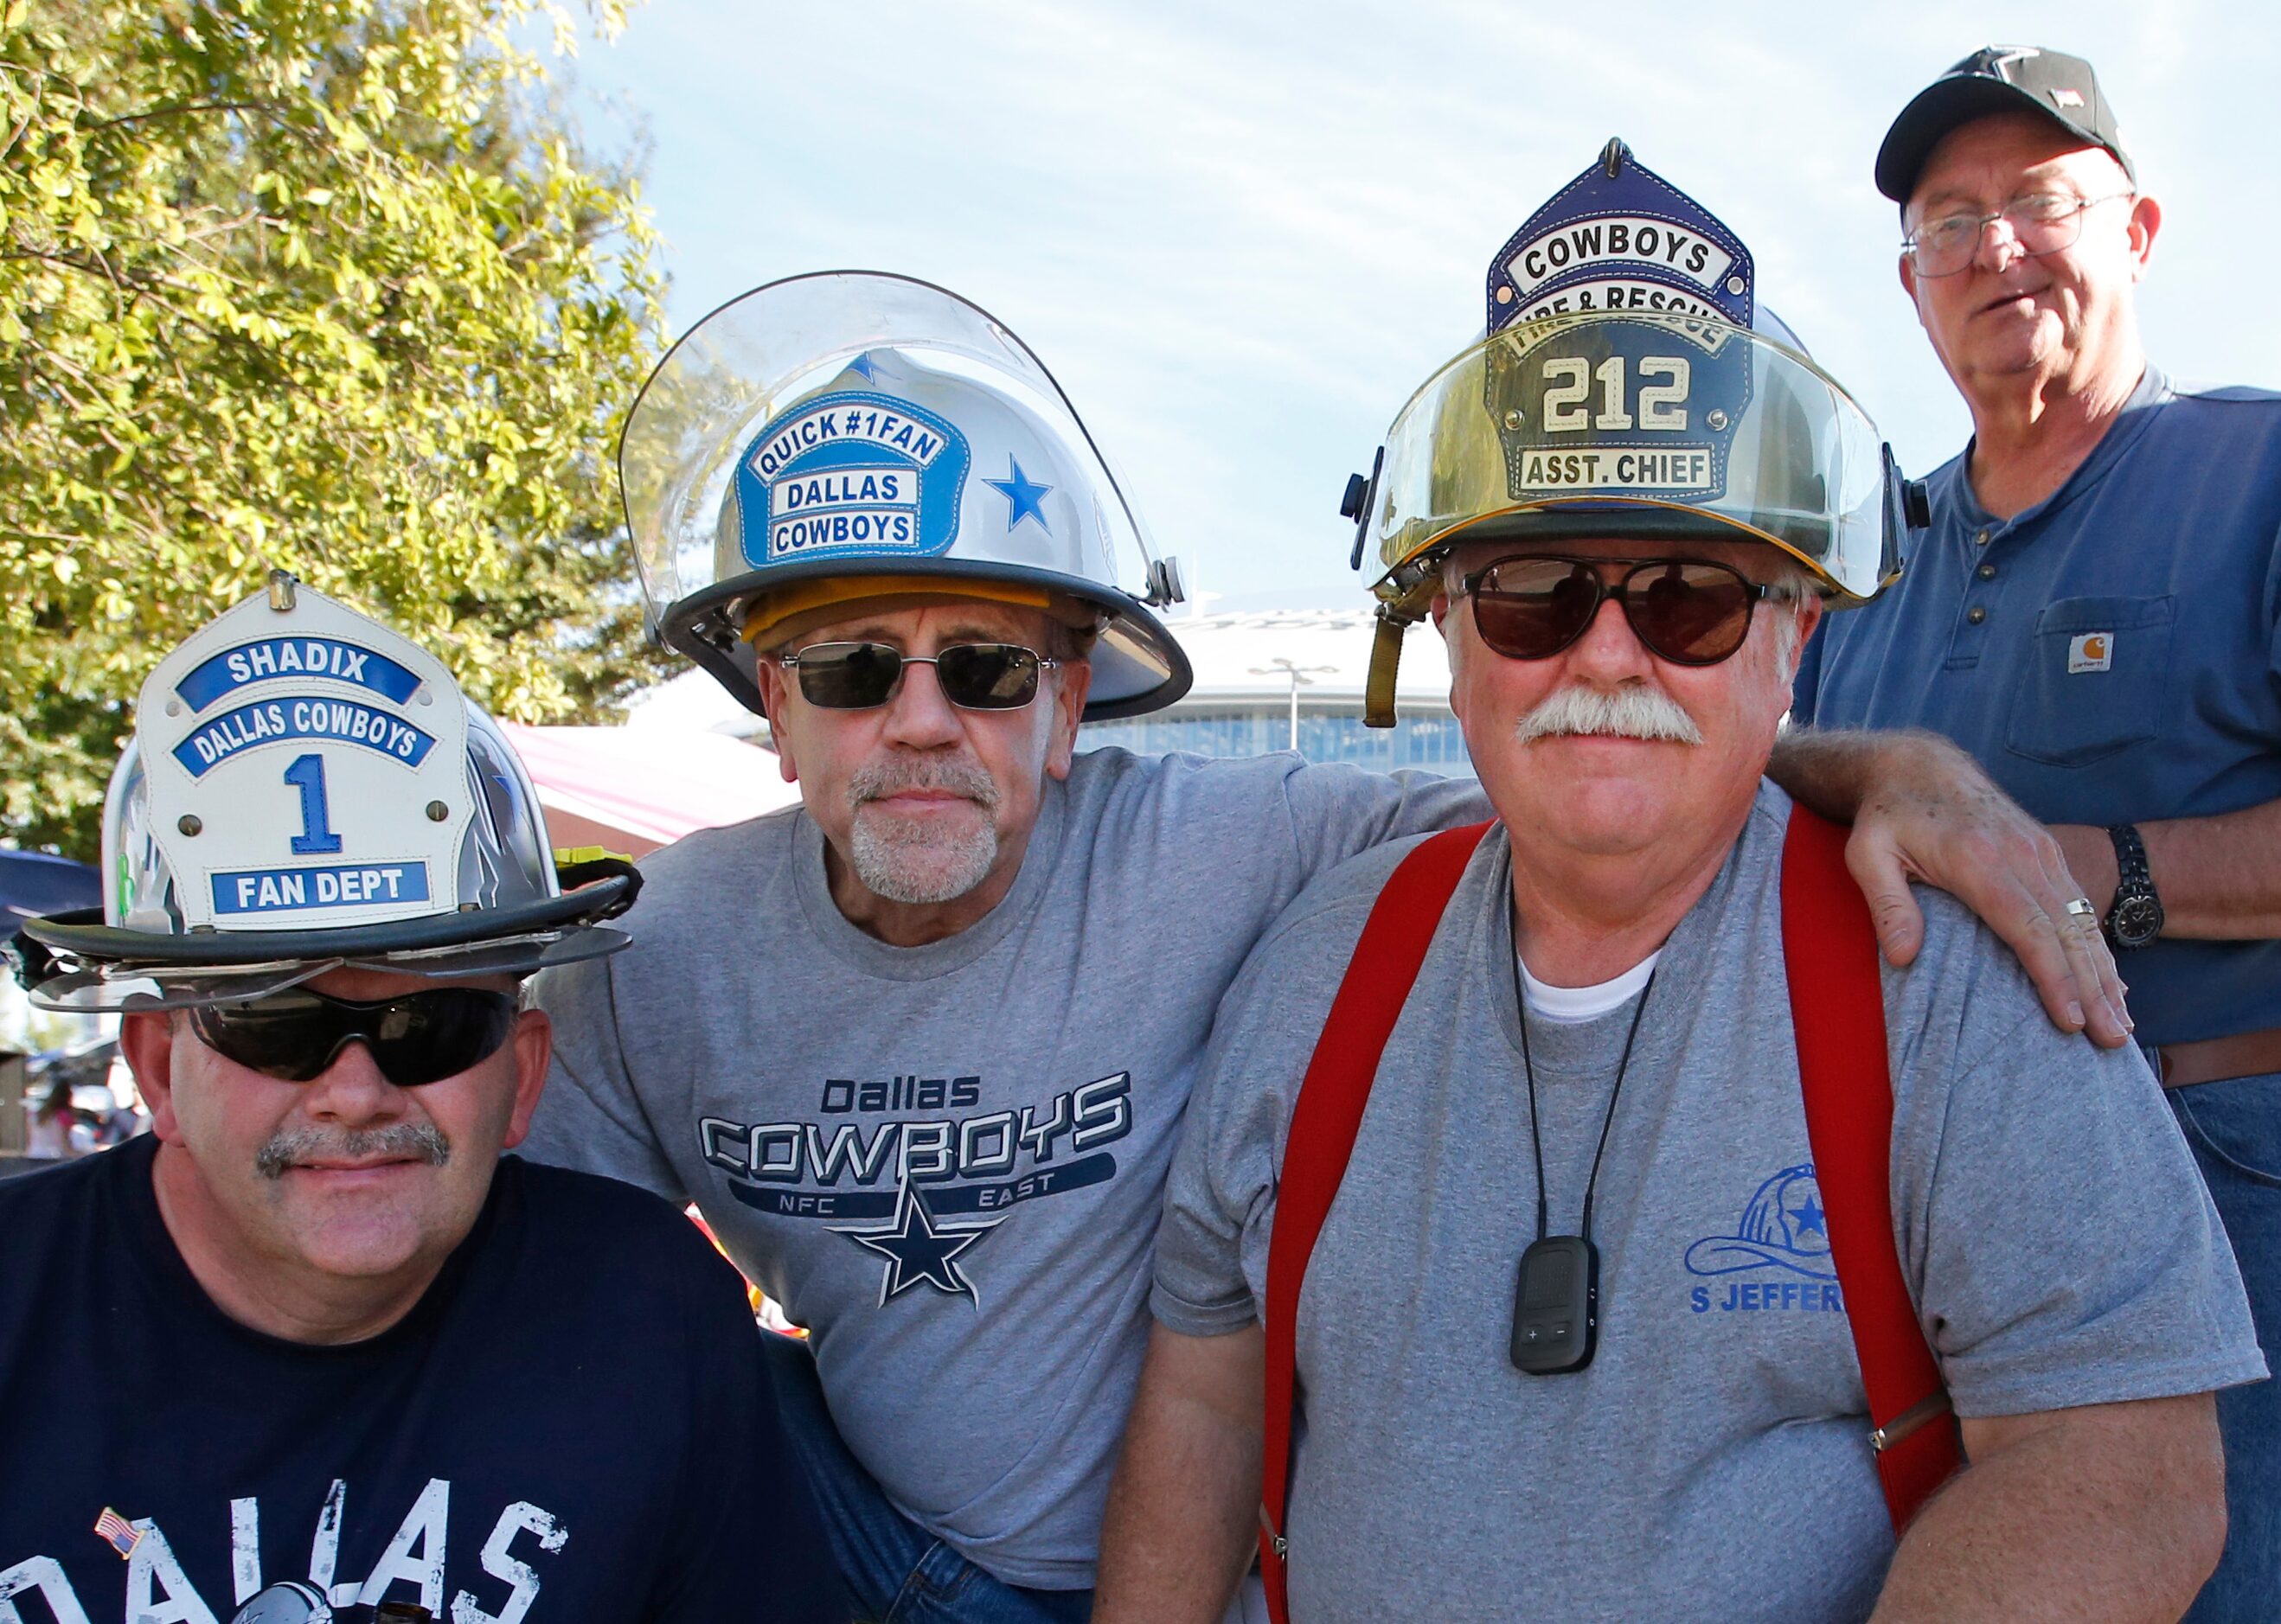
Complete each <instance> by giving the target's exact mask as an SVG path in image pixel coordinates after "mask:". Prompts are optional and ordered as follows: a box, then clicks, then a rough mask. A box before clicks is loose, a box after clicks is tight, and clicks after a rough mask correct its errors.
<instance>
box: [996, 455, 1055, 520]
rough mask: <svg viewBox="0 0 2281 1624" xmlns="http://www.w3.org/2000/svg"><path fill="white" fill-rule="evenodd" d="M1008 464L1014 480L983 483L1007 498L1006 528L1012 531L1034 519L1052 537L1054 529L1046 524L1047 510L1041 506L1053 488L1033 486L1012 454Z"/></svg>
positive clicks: (1008, 458)
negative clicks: (1023, 522)
mask: <svg viewBox="0 0 2281 1624" xmlns="http://www.w3.org/2000/svg"><path fill="white" fill-rule="evenodd" d="M1006 463H1007V466H1009V467H1010V468H1011V469H1012V470H1013V477H1012V478H1010V479H1003V480H985V481H982V482H983V483H984V484H985V485H987V486H989V487H990V489H993V490H994V491H996V492H997V493H998V494H999V495H1000V496H1003V497H1005V498H1006V528H1007V529H1009V530H1011V529H1012V528H1013V527H1015V526H1016V525H1018V524H1020V523H1021V522H1022V521H1023V520H1025V519H1034V520H1037V521H1038V528H1039V529H1040V530H1043V531H1044V532H1045V533H1046V534H1047V535H1052V534H1053V533H1054V530H1053V527H1052V526H1051V525H1049V524H1048V523H1047V522H1046V510H1045V509H1044V508H1042V507H1040V505H1039V504H1040V502H1042V501H1044V500H1045V495H1046V493H1047V492H1048V491H1049V490H1051V489H1053V487H1052V486H1050V485H1033V484H1032V483H1031V482H1030V479H1029V476H1028V475H1027V474H1025V473H1023V472H1022V465H1021V464H1020V463H1019V462H1017V461H1016V460H1015V459H1014V458H1013V457H1012V456H1011V455H1010V454H1009V456H1008V457H1007V458H1006Z"/></svg>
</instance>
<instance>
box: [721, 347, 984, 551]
mask: <svg viewBox="0 0 2281 1624" xmlns="http://www.w3.org/2000/svg"><path fill="white" fill-rule="evenodd" d="M972 466H973V457H972V455H971V453H970V451H969V450H968V448H967V443H966V436H965V435H962V434H961V433H960V432H959V431H958V429H957V427H955V425H953V424H952V423H950V422H949V421H948V420H947V419H944V418H942V417H940V416H939V415H937V414H936V413H934V412H929V411H927V410H926V409H925V408H924V407H923V406H918V405H915V404H912V403H911V402H909V401H908V400H903V399H900V398H897V397H896V396H891V395H881V394H875V393H872V392H870V391H868V390H862V389H851V390H844V391H840V392H837V393H833V394H829V395H820V396H815V397H813V398H811V399H808V400H806V401H803V402H801V403H800V405H799V406H798V407H797V408H796V409H794V410H793V411H791V412H785V414H784V415H783V416H781V417H778V418H776V419H772V420H770V421H769V423H768V424H766V425H765V426H764V427H762V429H761V432H760V433H759V434H757V435H754V437H753V441H752V443H751V444H750V445H749V446H748V447H747V448H746V452H745V455H744V456H743V458H740V459H739V460H738V467H737V490H738V496H737V508H738V524H739V526H740V529H741V535H740V543H739V544H740V547H741V550H742V551H743V554H744V558H745V562H746V564H748V565H750V566H754V567H755V568H759V567H762V566H767V565H771V564H780V563H784V562H785V561H787V560H790V559H794V558H816V557H821V556H838V557H845V558H892V557H897V556H901V557H908V558H939V557H940V556H941V555H942V554H944V553H946V552H947V551H949V550H950V547H951V544H952V543H954V542H955V541H956V540H957V538H958V519H959V503H960V500H961V498H962V497H963V495H964V493H965V489H966V477H967V474H968V473H969V472H970V469H971V467H972Z"/></svg>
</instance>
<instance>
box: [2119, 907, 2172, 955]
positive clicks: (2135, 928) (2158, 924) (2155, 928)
mask: <svg viewBox="0 0 2281 1624" xmlns="http://www.w3.org/2000/svg"><path fill="white" fill-rule="evenodd" d="M2114 924H2115V945H2116V946H2117V947H2144V946H2146V944H2147V943H2149V942H2152V941H2153V939H2154V938H2155V937H2156V936H2158V935H2161V931H2162V904H2161V903H2159V902H2156V901H2155V900H2154V899H2153V897H2125V898H2123V900H2122V901H2121V902H2119V903H2117V904H2115V921H2114Z"/></svg>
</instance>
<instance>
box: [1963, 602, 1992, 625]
mask: <svg viewBox="0 0 2281 1624" xmlns="http://www.w3.org/2000/svg"><path fill="white" fill-rule="evenodd" d="M1964 618H1965V619H1966V620H1969V621H1971V622H1972V623H1973V625H1975V626H1977V625H1979V624H1980V623H1981V622H1982V621H1983V620H1986V619H1987V618H1988V612H1987V611H1986V610H1985V609H1983V608H1982V607H1981V606H1980V605H1979V604H1973V606H1972V607H1971V608H1970V609H1968V610H1967V611H1965V614H1964Z"/></svg>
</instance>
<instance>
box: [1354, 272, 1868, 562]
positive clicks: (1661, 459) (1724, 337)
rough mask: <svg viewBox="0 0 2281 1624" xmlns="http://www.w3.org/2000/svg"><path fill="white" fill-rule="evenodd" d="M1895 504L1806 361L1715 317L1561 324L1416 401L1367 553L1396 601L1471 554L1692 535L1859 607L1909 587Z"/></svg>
mask: <svg viewBox="0 0 2281 1624" xmlns="http://www.w3.org/2000/svg"><path fill="white" fill-rule="evenodd" d="M1897 489H1898V487H1897V481H1896V479H1895V477H1894V475H1893V473H1892V470H1891V459H1890V458H1889V457H1888V455H1887V454H1886V451H1885V449H1884V445H1883V441H1882V440H1881V439H1880V438H1879V437H1878V434H1877V430H1876V427H1875V425H1874V424H1873V423H1871V421H1870V420H1869V418H1868V416H1867V413H1865V412H1862V410H1861V409H1860V407H1859V406H1858V405H1856V404H1854V402H1853V400H1852V397H1851V396H1848V395H1847V394H1846V393H1845V391H1844V389H1843V388H1841V387H1840V386H1839V385H1838V384H1837V383H1836V381H1834V380H1833V379H1831V378H1830V377H1829V374H1827V373H1824V372H1822V371H1821V368H1820V367H1818V366H1814V364H1813V362H1812V361H1810V360H1808V359H1807V358H1805V356H1803V355H1801V354H1799V353H1798V351H1796V350H1790V349H1788V348H1786V347H1785V346H1783V345H1781V344H1778V343H1775V342H1773V341H1771V340H1769V339H1767V338H1765V337H1763V336H1761V335H1759V334H1757V333H1754V332H1751V331H1750V330H1748V329H1746V328H1743V327H1733V326H1730V325H1728V323H1726V322H1723V321H1718V320H1713V319H1707V318H1704V317H1697V316H1679V315H1666V314H1661V313H1658V312H1623V313H1620V314H1619V313H1613V312H1595V313H1591V314H1585V315H1572V316H1556V317H1550V318H1544V319H1538V320H1535V321H1524V322H1516V323H1514V324H1513V325H1512V326H1511V327H1506V328H1504V330H1503V331H1502V332H1499V333H1496V334H1494V335H1491V336H1489V337H1488V338H1487V339H1484V340H1483V341H1481V343H1477V344H1475V345H1474V346H1473V348H1471V349H1469V350H1466V351H1465V353H1464V354H1462V355H1460V356H1458V358H1456V359H1454V360H1452V361H1450V363H1449V364H1448V365H1447V366H1443V367H1442V369H1441V370H1440V371H1439V372H1437V373H1434V376H1433V377H1432V378H1431V379H1429V380H1428V381H1427V383H1426V385H1425V387H1423V388H1422V389H1419V391H1418V392H1417V394H1415V395H1414V396H1411V400H1410V402H1409V404H1406V405H1405V406H1403V409H1402V412H1401V413H1400V414H1399V415H1398V416H1397V417H1396V419H1395V420H1394V424H1393V426H1392V427H1390V428H1389V429H1388V431H1387V439H1386V450H1385V463H1384V466H1383V467H1382V469H1381V470H1380V474H1379V477H1378V480H1377V482H1376V485H1375V487H1374V488H1373V489H1372V493H1371V503H1370V507H1369V510H1368V512H1367V514H1366V516H1365V524H1366V526H1367V532H1366V537H1365V539H1366V541H1367V543H1368V544H1369V546H1370V547H1371V548H1372V550H1374V551H1375V552H1376V553H1377V555H1378V557H1379V560H1380V564H1381V566H1383V568H1384V571H1385V575H1384V577H1383V578H1382V579H1381V581H1380V585H1379V588H1378V590H1379V593H1380V596H1381V597H1388V596H1405V595H1406V594H1407V593H1408V591H1410V590H1411V589H1412V588H1414V586H1415V584H1416V582H1415V580H1414V576H1415V573H1416V572H1415V569H1414V566H1416V565H1417V564H1418V563H1419V561H1420V560H1423V559H1425V558H1429V557H1434V556H1437V555H1438V554H1439V553H1440V552H1442V551H1443V550H1446V549H1447V548H1448V547H1450V546H1451V545H1454V544H1455V543H1458V541H1460V540H1466V541H1471V540H1501V539H1506V538H1512V539H1516V540H1519V539H1527V538H1536V537H1542V538H1545V539H1553V538H1558V537H1560V536H1564V535H1565V536H1577V535H1595V534H1597V535H1668V534H1679V533H1687V534H1695V535H1712V536H1720V535H1724V536H1726V537H1728V538H1729V539H1744V538H1750V539H1755V540H1758V541H1762V542H1767V543H1771V544H1773V545H1775V546H1776V547H1779V548H1781V549H1782V550H1783V551H1784V552H1787V553H1789V554H1790V556H1791V557H1792V558H1796V559H1797V560H1798V562H1799V563H1801V564H1803V565H1804V566H1805V567H1806V568H1807V569H1808V570H1809V571H1811V572H1812V573H1813V577H1814V579H1815V581H1816V582H1817V584H1818V585H1819V586H1820V588H1821V590H1822V591H1824V592H1825V593H1828V594H1829V595H1831V596H1835V597H1836V598H1838V599H1840V600H1841V601H1842V602H1844V603H1848V604H1852V603H1860V602H1862V601H1865V600H1867V598H1869V597H1871V596H1874V595H1875V593H1876V592H1877V590H1878V589H1880V588H1881V587H1883V585H1884V584H1885V582H1886V581H1889V580H1891V578H1892V576H1893V575H1894V574H1895V573H1897V571H1898V566H1899V535H1898V527H1897V526H1896V523H1895V519H1894V512H1895V510H1894V502H1895V499H1896V493H1897ZM1738 533H1739V534H1738ZM1405 577H1408V578H1409V579H1405Z"/></svg>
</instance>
